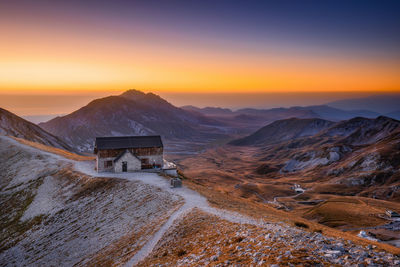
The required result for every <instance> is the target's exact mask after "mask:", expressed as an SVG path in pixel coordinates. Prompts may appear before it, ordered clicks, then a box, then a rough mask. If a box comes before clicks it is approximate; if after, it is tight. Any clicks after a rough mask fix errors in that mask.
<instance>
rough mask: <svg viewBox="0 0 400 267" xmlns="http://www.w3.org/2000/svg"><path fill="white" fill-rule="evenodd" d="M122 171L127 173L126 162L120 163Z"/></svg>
mask: <svg viewBox="0 0 400 267" xmlns="http://www.w3.org/2000/svg"><path fill="white" fill-rule="evenodd" d="M122 171H123V172H127V171H128V162H126V161H123V162H122Z"/></svg>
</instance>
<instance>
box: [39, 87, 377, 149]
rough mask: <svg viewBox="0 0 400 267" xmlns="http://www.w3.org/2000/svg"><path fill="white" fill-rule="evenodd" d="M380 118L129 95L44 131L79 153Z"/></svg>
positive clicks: (365, 112)
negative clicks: (148, 139) (110, 140)
mask: <svg viewBox="0 0 400 267" xmlns="http://www.w3.org/2000/svg"><path fill="white" fill-rule="evenodd" d="M378 116H379V114H378V113H376V112H372V111H369V110H366V109H358V110H342V109H338V108H334V107H330V106H326V105H320V106H307V107H291V108H273V109H252V108H246V109H240V110H236V111H232V110H230V109H227V108H216V107H206V108H198V107H194V106H184V107H181V108H178V107H175V106H174V105H172V104H170V103H169V102H167V101H166V100H164V99H162V98H161V97H159V96H158V95H155V94H153V93H147V94H146V93H143V92H141V91H138V90H129V91H126V92H125V93H123V94H121V95H118V96H109V97H105V98H100V99H96V100H93V101H92V102H90V103H89V104H88V105H86V106H84V107H82V108H80V109H79V110H77V111H75V112H73V113H71V114H68V115H65V116H60V117H56V118H54V119H52V120H50V121H48V122H45V123H40V124H39V126H40V127H42V128H43V129H45V130H46V131H48V132H50V133H52V134H54V135H56V136H58V137H60V138H62V139H63V140H65V142H66V143H67V144H68V145H69V146H71V147H73V148H75V149H77V150H78V151H82V152H83V151H85V152H88V151H91V150H92V149H93V140H94V138H95V137H97V136H122V135H153V134H159V135H161V136H162V137H163V139H164V140H166V141H167V143H172V142H175V143H181V142H191V143H192V144H195V143H196V144H197V143H198V144H199V145H200V146H204V145H206V144H209V143H213V142H217V143H218V142H221V141H218V140H228V139H229V138H232V137H237V136H243V135H246V134H250V133H251V132H254V131H255V130H257V129H259V128H260V127H261V126H262V125H266V124H269V123H271V122H274V121H277V120H282V119H288V118H302V119H316V118H317V119H322V120H328V121H341V120H348V119H351V118H354V117H367V118H376V117H378ZM327 124H329V123H326V124H324V125H327ZM178 146H179V144H178Z"/></svg>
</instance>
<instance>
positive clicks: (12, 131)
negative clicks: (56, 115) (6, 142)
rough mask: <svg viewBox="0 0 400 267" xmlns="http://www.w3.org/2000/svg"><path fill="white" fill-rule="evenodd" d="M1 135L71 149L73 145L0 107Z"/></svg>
mask: <svg viewBox="0 0 400 267" xmlns="http://www.w3.org/2000/svg"><path fill="white" fill-rule="evenodd" d="M0 135H9V136H14V137H18V138H23V139H26V140H29V141H33V142H37V143H40V144H44V145H49V146H53V147H57V148H62V149H66V150H71V147H69V146H68V145H67V144H66V143H65V142H64V141H62V140H61V139H60V138H58V137H56V136H54V135H52V134H50V133H48V132H46V131H45V130H43V129H42V128H40V127H39V126H37V125H35V124H33V123H31V122H29V121H27V120H24V119H22V118H21V117H18V116H17V115H15V114H13V113H11V112H9V111H7V110H5V109H2V108H0Z"/></svg>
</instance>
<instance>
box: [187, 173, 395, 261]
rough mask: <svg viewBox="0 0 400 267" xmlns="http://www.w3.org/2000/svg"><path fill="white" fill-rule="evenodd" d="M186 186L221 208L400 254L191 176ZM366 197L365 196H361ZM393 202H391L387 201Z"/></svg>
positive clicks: (391, 247) (351, 234)
mask: <svg viewBox="0 0 400 267" xmlns="http://www.w3.org/2000/svg"><path fill="white" fill-rule="evenodd" d="M183 182H184V184H185V186H187V187H189V188H191V189H193V190H195V191H197V192H199V193H200V194H202V195H203V196H205V197H206V198H207V200H208V201H209V202H210V205H212V206H215V207H217V208H221V209H227V210H231V211H235V212H238V213H241V214H244V215H247V216H250V217H253V218H257V219H264V220H265V221H270V222H285V223H287V224H289V225H292V226H295V223H296V222H301V223H305V224H307V225H308V226H309V228H308V229H307V230H308V231H311V232H314V231H317V232H320V231H322V233H323V234H324V235H327V236H331V237H336V238H343V239H346V240H351V241H353V242H355V243H356V244H360V245H369V244H373V245H376V246H377V247H378V248H379V249H382V250H385V251H387V252H390V253H393V254H396V255H400V248H397V247H394V246H391V245H387V244H383V243H378V242H374V241H370V240H367V239H363V238H360V237H358V236H356V235H355V234H354V233H350V232H343V231H341V230H338V229H334V228H331V227H328V226H326V225H323V224H320V223H318V222H316V221H313V220H308V219H306V218H303V217H301V216H300V215H298V214H295V213H291V212H286V211H282V210H277V209H275V208H273V207H271V206H269V205H267V204H262V203H259V202H254V201H252V200H249V199H245V198H240V197H236V196H233V195H231V194H229V193H228V192H223V191H218V190H216V189H215V188H213V187H212V186H211V185H207V186H205V185H202V184H200V183H198V182H197V181H196V180H195V179H191V178H190V177H185V179H184V180H183ZM361 199H364V198H361ZM367 200H368V201H369V202H368V205H371V204H375V202H376V203H380V204H379V205H381V206H382V207H383V206H385V205H384V204H382V203H381V201H379V200H376V201H374V200H370V199H369V198H368V199H367ZM387 203H389V204H390V203H391V202H387Z"/></svg>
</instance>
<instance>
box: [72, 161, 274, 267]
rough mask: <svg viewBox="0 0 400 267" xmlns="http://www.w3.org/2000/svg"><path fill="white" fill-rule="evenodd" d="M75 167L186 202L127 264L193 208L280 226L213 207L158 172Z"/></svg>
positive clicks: (88, 165) (88, 164) (236, 220)
mask: <svg viewBox="0 0 400 267" xmlns="http://www.w3.org/2000/svg"><path fill="white" fill-rule="evenodd" d="M74 167H75V169H76V170H77V171H80V172H82V173H85V174H87V175H90V176H94V177H111V178H120V179H127V180H130V181H140V182H143V183H145V184H149V185H152V186H156V187H159V188H161V189H162V190H165V191H167V192H170V193H171V194H176V195H179V196H181V197H182V198H183V199H184V201H185V204H184V205H183V206H182V207H181V208H179V209H178V210H177V211H176V212H174V213H173V214H172V215H171V216H170V218H169V219H168V220H167V222H166V223H164V225H163V226H162V227H161V228H160V229H159V230H158V231H157V232H156V233H155V234H154V235H153V237H152V238H151V239H150V240H149V241H148V242H147V243H146V244H145V245H144V246H143V247H142V248H141V249H140V250H139V251H138V252H137V253H136V254H135V256H134V257H133V258H132V259H131V260H129V262H128V263H127V264H126V266H134V265H136V264H138V263H139V262H140V261H141V260H143V259H144V258H145V257H146V256H147V255H149V254H150V253H151V251H152V250H153V248H154V247H155V245H156V244H157V243H158V241H159V240H160V239H161V238H162V236H163V235H164V233H165V232H166V231H167V230H168V229H169V228H170V227H171V226H172V225H173V224H174V222H175V221H176V219H178V218H181V217H183V216H184V215H185V214H187V213H188V212H189V211H191V210H192V209H193V208H199V209H201V210H203V211H205V212H208V213H210V214H213V215H216V216H218V217H220V218H221V219H224V220H227V221H229V222H233V223H241V224H252V225H256V226H264V227H265V226H266V225H267V226H269V227H271V228H277V227H279V226H275V225H273V224H266V223H264V222H263V221H259V220H255V219H252V218H249V217H246V216H243V215H241V214H239V213H235V212H231V211H227V210H221V209H216V208H214V207H211V206H210V205H209V204H208V201H207V199H206V198H205V197H203V196H201V195H200V194H199V193H197V192H196V191H194V190H191V189H189V188H187V187H185V186H182V187H181V188H170V184H169V181H168V180H167V179H165V178H162V177H161V176H159V175H158V174H156V173H97V172H96V171H95V170H94V169H93V162H83V161H79V162H75V166H74Z"/></svg>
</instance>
